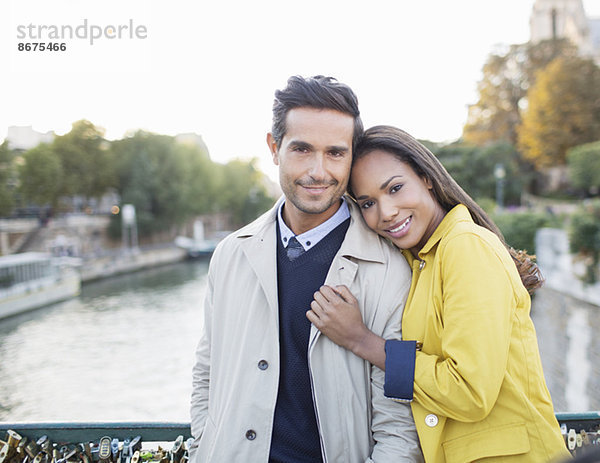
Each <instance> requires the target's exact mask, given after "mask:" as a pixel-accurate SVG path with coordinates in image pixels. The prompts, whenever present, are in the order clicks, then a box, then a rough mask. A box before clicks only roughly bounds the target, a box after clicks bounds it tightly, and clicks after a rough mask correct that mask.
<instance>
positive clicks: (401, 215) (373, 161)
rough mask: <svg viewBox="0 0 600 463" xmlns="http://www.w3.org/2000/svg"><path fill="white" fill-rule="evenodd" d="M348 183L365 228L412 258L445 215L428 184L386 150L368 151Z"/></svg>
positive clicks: (353, 168) (353, 171)
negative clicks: (410, 253) (408, 252)
mask: <svg viewBox="0 0 600 463" xmlns="http://www.w3.org/2000/svg"><path fill="white" fill-rule="evenodd" d="M350 184H351V185H352V191H353V192H354V194H355V195H356V200H357V202H358V205H359V207H360V210H361V212H362V215H363V217H364V219H365V222H366V223H367V225H368V226H369V228H371V229H372V230H373V231H374V232H376V233H378V234H379V235H381V236H383V237H385V238H389V239H390V240H392V242H393V243H394V244H395V245H396V246H398V247H399V248H401V249H409V250H410V251H411V252H412V253H413V255H414V256H417V254H418V252H419V251H420V250H421V248H422V247H423V246H424V245H425V243H426V242H427V240H428V239H429V238H430V237H431V235H432V234H433V232H434V230H435V229H436V228H437V226H438V225H439V224H440V222H441V221H442V219H443V218H444V215H445V214H446V213H445V211H444V210H443V209H442V207H441V206H440V204H439V203H438V202H437V201H436V199H435V198H434V196H433V193H432V190H431V183H430V182H429V181H427V180H424V179H423V178H421V177H419V176H418V175H417V174H416V173H415V172H414V171H413V169H412V168H411V167H410V166H409V165H408V164H406V163H405V162H403V161H401V160H400V159H398V158H397V157H396V156H394V155H393V154H390V153H388V152H386V151H381V150H376V151H372V152H370V153H368V154H367V155H366V156H363V157H362V158H360V159H359V160H357V161H356V163H355V164H354V166H353V167H352V173H351V174H350Z"/></svg>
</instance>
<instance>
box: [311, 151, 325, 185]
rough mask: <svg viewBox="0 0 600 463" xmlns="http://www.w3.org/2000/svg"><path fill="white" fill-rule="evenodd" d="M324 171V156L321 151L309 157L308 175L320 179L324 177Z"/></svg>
mask: <svg viewBox="0 0 600 463" xmlns="http://www.w3.org/2000/svg"><path fill="white" fill-rule="evenodd" d="M325 172H326V170H325V156H324V155H323V153H315V155H314V156H313V157H312V159H311V165H310V169H309V172H308V173H309V175H310V176H311V177H312V178H314V179H316V180H322V179H324V178H325V177H326V173H325Z"/></svg>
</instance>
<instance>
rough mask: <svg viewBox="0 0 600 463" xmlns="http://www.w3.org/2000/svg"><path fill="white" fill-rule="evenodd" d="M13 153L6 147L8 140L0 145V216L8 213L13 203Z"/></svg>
mask: <svg viewBox="0 0 600 463" xmlns="http://www.w3.org/2000/svg"><path fill="white" fill-rule="evenodd" d="M15 181H16V179H15V164H14V155H13V153H12V151H11V150H10V148H9V147H8V140H4V143H2V144H1V145H0V216H6V215H9V214H10V213H11V212H12V210H13V207H14V205H15V197H14V186H15V185H14V183H15Z"/></svg>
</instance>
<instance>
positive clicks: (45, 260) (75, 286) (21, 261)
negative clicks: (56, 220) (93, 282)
mask: <svg viewBox="0 0 600 463" xmlns="http://www.w3.org/2000/svg"><path fill="white" fill-rule="evenodd" d="M77 263H78V261H77V259H73V258H69V257H59V258H56V257H52V256H51V255H50V254H46V253H40V252H26V253H21V254H12V255H8V256H3V257H0V319H2V318H5V317H9V316H12V315H16V314H19V313H22V312H25V311H28V310H32V309H35V308H38V307H42V306H45V305H48V304H52V303H54V302H58V301H62V300H65V299H69V298H71V297H74V296H76V295H78V294H79V292H80V290H81V278H80V276H79V272H78V271H77V270H76V269H75V268H74V266H75V265H76V264H77Z"/></svg>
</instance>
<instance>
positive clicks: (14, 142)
mask: <svg viewBox="0 0 600 463" xmlns="http://www.w3.org/2000/svg"><path fill="white" fill-rule="evenodd" d="M54 137H55V134H54V132H52V131H50V132H46V133H41V132H37V131H36V130H33V129H32V128H31V126H30V125H28V126H15V125H11V126H10V127H9V128H8V132H7V135H6V140H8V147H9V148H10V149H14V150H23V151H26V150H30V149H31V148H35V147H36V146H37V145H39V144H40V143H52V140H54Z"/></svg>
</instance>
